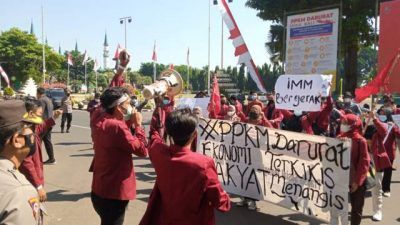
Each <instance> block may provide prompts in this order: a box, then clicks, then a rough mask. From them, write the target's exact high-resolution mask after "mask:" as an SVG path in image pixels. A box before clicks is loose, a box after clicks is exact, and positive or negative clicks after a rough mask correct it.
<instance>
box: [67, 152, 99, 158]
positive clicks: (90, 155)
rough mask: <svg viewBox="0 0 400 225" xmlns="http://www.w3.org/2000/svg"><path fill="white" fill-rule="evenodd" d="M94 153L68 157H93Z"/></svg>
mask: <svg viewBox="0 0 400 225" xmlns="http://www.w3.org/2000/svg"><path fill="white" fill-rule="evenodd" d="M93 156H94V153H88V154H80V155H70V157H93Z"/></svg>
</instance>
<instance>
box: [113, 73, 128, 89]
mask: <svg viewBox="0 0 400 225" xmlns="http://www.w3.org/2000/svg"><path fill="white" fill-rule="evenodd" d="M124 84H125V79H124V76H123V75H122V74H121V75H117V74H115V75H114V77H113V79H112V80H111V82H110V86H109V87H121V86H123V85H124Z"/></svg>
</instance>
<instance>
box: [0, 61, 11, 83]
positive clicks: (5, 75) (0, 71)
mask: <svg viewBox="0 0 400 225" xmlns="http://www.w3.org/2000/svg"><path fill="white" fill-rule="evenodd" d="M0 74H1V76H2V77H3V79H4V80H5V81H6V83H7V86H8V87H10V79H8V76H7V74H6V72H5V71H4V70H3V67H1V66H0Z"/></svg>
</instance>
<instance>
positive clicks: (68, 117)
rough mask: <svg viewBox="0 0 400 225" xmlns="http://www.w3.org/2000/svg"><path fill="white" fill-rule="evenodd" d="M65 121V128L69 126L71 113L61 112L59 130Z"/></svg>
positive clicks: (62, 127)
mask: <svg viewBox="0 0 400 225" xmlns="http://www.w3.org/2000/svg"><path fill="white" fill-rule="evenodd" d="M65 121H67V130H69V128H71V121H72V113H63V114H62V117H61V130H64V127H65Z"/></svg>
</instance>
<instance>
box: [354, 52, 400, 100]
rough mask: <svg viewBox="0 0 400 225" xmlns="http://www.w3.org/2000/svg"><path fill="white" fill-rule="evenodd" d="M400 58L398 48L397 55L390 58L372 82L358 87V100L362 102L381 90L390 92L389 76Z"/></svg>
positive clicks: (356, 92)
mask: <svg viewBox="0 0 400 225" xmlns="http://www.w3.org/2000/svg"><path fill="white" fill-rule="evenodd" d="M399 58H400V49H398V50H397V52H396V55H395V56H394V57H393V58H392V59H391V60H390V62H389V64H387V65H386V66H385V67H384V68H383V69H382V70H381V72H380V73H379V74H378V76H376V77H375V78H374V79H373V80H372V81H371V82H369V83H368V84H367V85H365V86H364V87H361V88H357V89H356V91H355V94H356V99H355V100H356V102H362V101H363V100H364V99H366V98H368V97H369V96H370V95H374V94H377V93H379V92H381V91H383V92H384V93H387V92H388V84H389V76H390V74H391V73H392V71H393V69H394V68H395V67H396V65H397V64H398V61H399Z"/></svg>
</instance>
